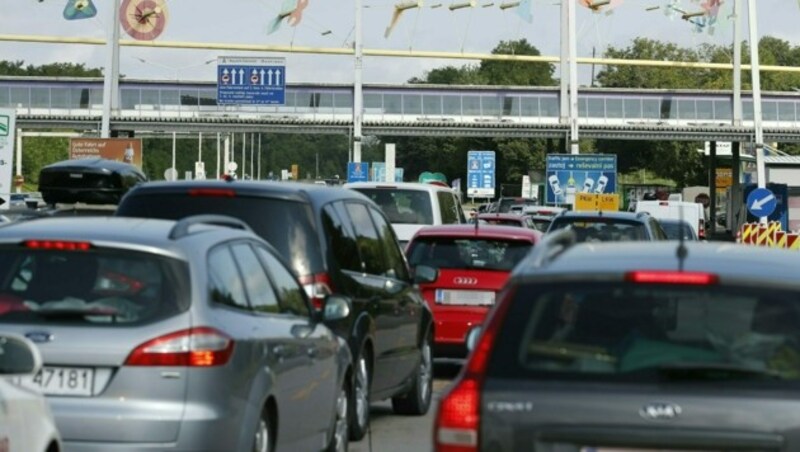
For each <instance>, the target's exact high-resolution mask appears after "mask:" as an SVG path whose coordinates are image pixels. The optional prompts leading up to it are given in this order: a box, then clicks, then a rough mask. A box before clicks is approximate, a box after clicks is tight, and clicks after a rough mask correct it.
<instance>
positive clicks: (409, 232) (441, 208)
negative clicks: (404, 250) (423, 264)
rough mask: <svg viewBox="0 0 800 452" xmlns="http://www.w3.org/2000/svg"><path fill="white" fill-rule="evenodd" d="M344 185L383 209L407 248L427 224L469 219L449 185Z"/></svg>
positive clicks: (464, 221)
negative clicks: (415, 235)
mask: <svg viewBox="0 0 800 452" xmlns="http://www.w3.org/2000/svg"><path fill="white" fill-rule="evenodd" d="M344 187H345V188H350V189H352V190H356V191H358V192H360V193H362V194H364V195H366V197H367V198H370V199H371V200H372V201H374V202H375V204H377V205H378V206H379V207H380V208H381V209H382V210H383V212H384V213H385V214H386V216H387V217H388V218H389V222H390V223H391V224H392V227H393V228H394V231H395V234H396V235H397V240H398V241H399V242H400V245H401V246H403V247H405V246H406V244H407V243H408V241H409V240H411V238H412V237H413V236H414V234H416V232H417V231H418V230H420V229H421V228H422V227H423V226H426V225H441V224H460V223H466V222H467V219H466V217H465V216H464V210H463V209H462V208H461V202H460V201H459V200H458V196H457V194H456V192H455V190H453V189H452V188H450V187H447V186H442V185H435V184H428V183H416V182H397V183H394V184H392V183H388V182H351V183H347V184H344Z"/></svg>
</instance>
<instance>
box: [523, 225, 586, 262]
mask: <svg viewBox="0 0 800 452" xmlns="http://www.w3.org/2000/svg"><path fill="white" fill-rule="evenodd" d="M577 241H578V237H577V235H576V234H575V231H574V230H573V229H572V226H567V227H566V228H563V229H559V230H557V231H553V232H549V233H547V234H545V236H544V238H543V239H542V241H541V242H539V243H538V244H537V245H535V246H534V247H533V251H531V254H530V257H529V261H528V262H529V265H530V266H531V267H535V268H540V267H544V266H545V265H547V264H549V263H550V262H552V261H553V260H554V259H555V258H557V257H558V256H560V255H561V254H562V253H563V252H564V251H566V250H567V249H569V248H570V247H572V246H573V245H575V243H577Z"/></svg>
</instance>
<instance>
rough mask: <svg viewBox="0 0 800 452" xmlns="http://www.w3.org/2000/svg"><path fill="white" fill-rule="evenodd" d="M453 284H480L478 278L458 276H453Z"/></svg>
mask: <svg viewBox="0 0 800 452" xmlns="http://www.w3.org/2000/svg"><path fill="white" fill-rule="evenodd" d="M453 284H460V285H462V286H474V285H475V284H478V278H468V277H466V276H456V277H455V278H453Z"/></svg>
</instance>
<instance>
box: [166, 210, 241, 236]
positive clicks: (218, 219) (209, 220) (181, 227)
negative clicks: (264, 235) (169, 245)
mask: <svg viewBox="0 0 800 452" xmlns="http://www.w3.org/2000/svg"><path fill="white" fill-rule="evenodd" d="M197 224H210V225H217V226H227V227H229V228H235V229H241V230H243V231H248V232H253V230H252V229H250V226H248V225H247V223H245V222H244V221H242V220H240V219H238V218H234V217H231V216H228V215H212V214H206V215H192V216H189V217H186V218H182V219H180V220H178V222H177V223H175V226H173V227H172V230H170V231H169V239H170V240H178V239H180V238H183V237H186V236H187V235H189V228H190V227H192V226H194V225H197Z"/></svg>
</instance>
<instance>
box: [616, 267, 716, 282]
mask: <svg viewBox="0 0 800 452" xmlns="http://www.w3.org/2000/svg"><path fill="white" fill-rule="evenodd" d="M625 280H626V281H628V282H632V283H639V284H688V285H698V286H702V285H709V284H716V283H718V282H719V277H718V276H717V275H715V274H713V273H703V272H681V271H671V270H666V271H664V270H645V271H635V272H628V273H626V274H625Z"/></svg>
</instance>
